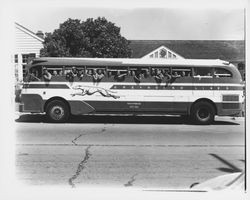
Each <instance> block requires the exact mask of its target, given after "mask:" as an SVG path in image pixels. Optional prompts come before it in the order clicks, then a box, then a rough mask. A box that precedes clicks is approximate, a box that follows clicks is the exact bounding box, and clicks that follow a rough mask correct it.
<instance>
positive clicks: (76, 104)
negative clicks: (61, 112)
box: [68, 101, 95, 115]
mask: <svg viewBox="0 0 250 200" xmlns="http://www.w3.org/2000/svg"><path fill="white" fill-rule="evenodd" d="M68 102H69V105H70V109H71V114H72V115H82V114H88V113H91V112H94V111H95V109H94V108H93V107H92V106H91V105H89V104H88V103H86V102H84V101H68Z"/></svg>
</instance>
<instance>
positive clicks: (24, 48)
mask: <svg viewBox="0 0 250 200" xmlns="http://www.w3.org/2000/svg"><path fill="white" fill-rule="evenodd" d="M43 42H44V39H43V33H42V32H41V31H38V32H37V34H35V33H34V32H32V31H31V30H29V29H27V28H25V27H24V26H22V25H20V24H18V23H15V49H14V57H13V62H14V65H15V77H16V80H19V81H20V80H23V70H24V65H25V64H27V62H28V61H29V60H30V59H32V58H35V57H39V56H40V49H41V48H43Z"/></svg>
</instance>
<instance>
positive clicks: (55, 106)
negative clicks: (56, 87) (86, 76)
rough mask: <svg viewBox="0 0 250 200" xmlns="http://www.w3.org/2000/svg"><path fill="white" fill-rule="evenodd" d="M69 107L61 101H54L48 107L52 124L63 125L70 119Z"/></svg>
mask: <svg viewBox="0 0 250 200" xmlns="http://www.w3.org/2000/svg"><path fill="white" fill-rule="evenodd" d="M69 114H70V113H69V107H68V106H67V104H66V103H64V102H63V101H60V100H53V101H51V102H49V103H48V105H47V107H46V115H47V119H48V120H49V121H50V122H55V123H62V122H66V121H67V120H68V119H69Z"/></svg>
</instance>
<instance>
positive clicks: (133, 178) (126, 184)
mask: <svg viewBox="0 0 250 200" xmlns="http://www.w3.org/2000/svg"><path fill="white" fill-rule="evenodd" d="M136 176H137V174H134V175H133V176H131V178H130V180H129V181H128V182H127V183H125V184H124V186H125V187H128V186H133V182H134V181H135V180H136V179H135V177H136Z"/></svg>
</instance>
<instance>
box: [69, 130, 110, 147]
mask: <svg viewBox="0 0 250 200" xmlns="http://www.w3.org/2000/svg"><path fill="white" fill-rule="evenodd" d="M105 131H106V127H104V128H103V129H102V130H101V132H100V133H103V132H105ZM100 133H99V132H96V133H92V134H91V135H93V134H100ZM88 134H89V133H82V134H80V135H78V136H77V137H75V138H74V139H73V140H72V141H71V142H72V143H73V144H74V145H76V146H77V145H78V144H77V143H76V141H77V140H78V139H79V138H80V137H82V136H83V135H88Z"/></svg>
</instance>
